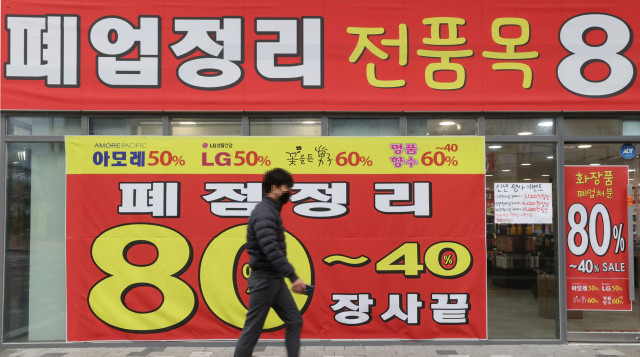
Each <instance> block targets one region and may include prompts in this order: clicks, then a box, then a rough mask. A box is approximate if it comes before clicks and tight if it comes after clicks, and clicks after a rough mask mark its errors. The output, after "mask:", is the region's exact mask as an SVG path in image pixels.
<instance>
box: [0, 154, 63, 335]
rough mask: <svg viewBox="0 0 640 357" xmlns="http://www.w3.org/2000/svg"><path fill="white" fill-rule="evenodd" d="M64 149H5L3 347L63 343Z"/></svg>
mask: <svg viewBox="0 0 640 357" xmlns="http://www.w3.org/2000/svg"><path fill="white" fill-rule="evenodd" d="M64 170H65V153H64V143H28V144H26V143H8V145H7V175H6V180H7V186H6V192H7V197H9V199H8V200H7V203H6V246H5V269H4V272H5V276H4V284H5V286H4V312H3V318H4V321H3V322H4V324H3V336H4V340H3V341H4V342H26V341H30V342H31V341H64V340H65V326H66V306H65V298H66V291H65V288H66V284H65V281H66V280H65V279H66V276H65V171H64Z"/></svg>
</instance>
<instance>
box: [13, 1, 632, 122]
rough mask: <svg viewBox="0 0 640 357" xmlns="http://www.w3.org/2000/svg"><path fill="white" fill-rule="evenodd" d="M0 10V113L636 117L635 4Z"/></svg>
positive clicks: (37, 5)
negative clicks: (590, 113) (596, 114)
mask: <svg viewBox="0 0 640 357" xmlns="http://www.w3.org/2000/svg"><path fill="white" fill-rule="evenodd" d="M2 9H3V16H2V19H1V21H2V23H1V25H2V26H1V28H2V38H1V42H0V43H2V51H0V53H1V54H2V64H3V66H2V67H1V68H2V69H1V70H2V83H1V85H2V88H3V92H2V104H1V108H0V109H2V110H73V111H77V110H87V111H111V110H122V111H139V110H144V111H243V112H246V111H367V112H375V111H392V112H399V111H456V112H461V111H531V110H533V111H539V110H541V108H543V109H544V110H545V111H586V110H599V111H621V110H633V111H637V110H640V86H638V84H637V83H636V78H637V67H638V64H640V45H638V40H637V39H636V38H634V36H633V31H632V29H636V28H638V26H639V25H640V2H638V1H637V0H611V1H601V0H564V1H562V2H558V1H556V0H540V1H535V2H531V1H529V0H510V1H504V0H501V1H496V0H479V1H465V2H464V5H463V6H461V3H460V2H451V1H436V0H405V1H396V2H389V1H383V0H351V1H338V0H324V1H314V2H309V1H298V2H292V1H286V0H246V1H240V2H238V1H201V0H182V1H173V0H155V1H149V0H139V1H135V2H132V1H128V0H109V1H105V0H96V1H90V2H87V1H79V0H67V1H55V0H54V1H36V0H2ZM34 95H37V98H38V99H37V100H33V97H34Z"/></svg>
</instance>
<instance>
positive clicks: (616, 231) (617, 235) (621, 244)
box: [613, 223, 627, 254]
mask: <svg viewBox="0 0 640 357" xmlns="http://www.w3.org/2000/svg"><path fill="white" fill-rule="evenodd" d="M622 227H624V223H620V224H619V225H617V226H616V225H614V226H613V239H615V240H616V248H615V253H616V254H618V253H619V252H624V250H625V248H626V246H627V244H626V242H625V241H624V237H623V236H622Z"/></svg>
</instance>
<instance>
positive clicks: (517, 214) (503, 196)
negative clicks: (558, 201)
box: [493, 182, 553, 223]
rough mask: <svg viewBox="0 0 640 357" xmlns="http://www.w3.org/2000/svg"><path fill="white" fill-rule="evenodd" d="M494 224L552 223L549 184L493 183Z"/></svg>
mask: <svg viewBox="0 0 640 357" xmlns="http://www.w3.org/2000/svg"><path fill="white" fill-rule="evenodd" d="M493 187H494V192H495V220H496V223H553V205H552V203H553V202H552V200H551V184H550V183H504V182H500V183H494V184H493Z"/></svg>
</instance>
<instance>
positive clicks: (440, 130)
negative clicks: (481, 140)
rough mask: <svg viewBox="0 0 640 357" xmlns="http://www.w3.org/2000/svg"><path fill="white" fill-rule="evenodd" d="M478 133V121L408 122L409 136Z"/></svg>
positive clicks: (442, 119)
mask: <svg viewBox="0 0 640 357" xmlns="http://www.w3.org/2000/svg"><path fill="white" fill-rule="evenodd" d="M477 132H478V129H477V122H476V119H462V118H440V119H414V118H410V119H408V120H407V135H409V136H426V135H433V136H435V135H442V136H453V135H476V134H477Z"/></svg>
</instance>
